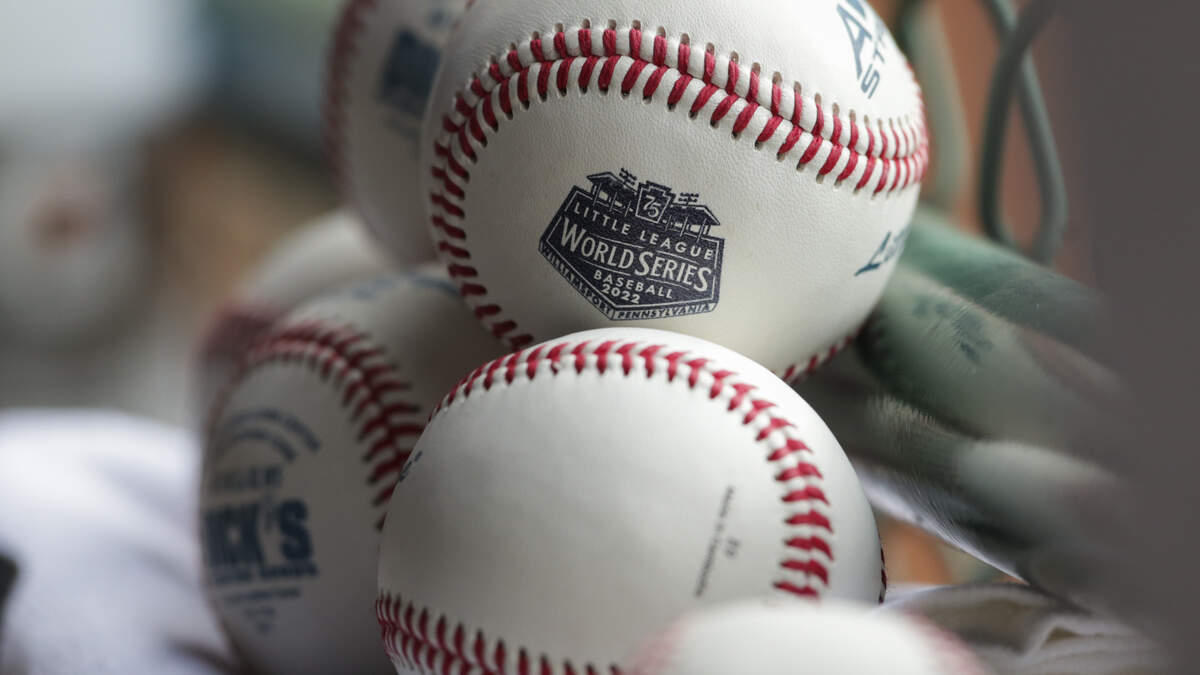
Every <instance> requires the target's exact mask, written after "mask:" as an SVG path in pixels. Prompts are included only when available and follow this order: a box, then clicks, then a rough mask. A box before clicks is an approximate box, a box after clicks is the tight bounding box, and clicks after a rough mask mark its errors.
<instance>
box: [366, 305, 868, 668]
mask: <svg viewBox="0 0 1200 675" xmlns="http://www.w3.org/2000/svg"><path fill="white" fill-rule="evenodd" d="M880 557H881V556H880V549H879V539H878V534H877V533H876V530H875V521H874V520H873V518H872V515H871V510H870V507H869V506H868V505H867V501H866V498H865V497H864V495H863V493H862V490H861V488H860V486H859V484H858V481H857V479H856V477H855V475H854V470H853V469H852V468H851V466H850V463H849V461H848V460H847V459H846V456H845V455H844V454H843V453H842V450H841V448H840V447H839V446H838V443H837V441H836V440H835V439H834V437H833V435H832V434H831V433H830V432H829V429H828V428H827V427H826V426H825V425H824V424H823V423H822V422H821V420H820V419H819V418H818V417H817V415H816V413H814V412H813V411H812V409H811V408H809V407H808V405H807V404H805V403H804V401H803V400H801V399H800V397H799V396H798V395H797V394H796V393H795V392H794V391H792V390H791V389H790V388H789V387H788V386H787V385H786V384H785V383H784V382H783V381H781V380H779V379H778V378H776V377H775V376H773V375H772V374H771V373H770V372H768V371H767V370H765V369H764V368H762V367H761V366H759V365H757V364H755V363H753V362H752V361H750V360H749V359H747V358H745V357H743V356H740V355H738V354H735V353H733V352H732V351H730V350H728V349H725V348H723V347H719V346H717V345H714V344H711V343H709V342H705V341H703V340H700V339H697V338H693V337H688V336H684V335H678V334H674V333H668V332H665V331H656V330H649V329H637V328H621V329H617V328H609V329H599V330H594V331H586V332H583V333H578V334H575V335H571V336H567V337H564V338H561V339H559V340H554V341H552V342H548V343H544V344H542V345H540V346H537V347H534V348H533V349H531V350H528V351H521V352H516V353H515V354H512V355H510V356H507V357H504V358H502V359H499V360H497V361H493V362H492V363H490V364H486V365H484V366H481V367H480V368H477V369H476V370H475V371H474V372H473V373H472V374H471V375H470V377H468V378H467V379H466V380H464V381H463V382H462V383H460V384H459V385H458V386H457V387H455V388H454V389H453V390H451V392H450V394H448V395H447V397H446V398H445V399H444V400H443V402H442V404H441V406H440V407H439V409H438V410H437V411H436V412H435V413H434V414H433V416H432V418H431V419H430V421H429V424H428V426H427V427H426V430H425V432H424V434H423V435H422V436H421V439H420V440H419V441H418V442H417V445H416V446H415V448H414V451H413V455H412V457H411V459H410V461H409V463H408V465H407V466H406V467H405V468H404V470H403V472H402V474H401V477H400V482H399V483H398V485H397V488H396V491H395V493H394V495H393V497H392V503H391V505H390V506H389V507H388V517H387V523H386V525H385V527H384V534H383V543H382V545H381V549H380V560H379V593H380V595H379V599H378V605H377V611H378V613H379V621H380V625H381V626H382V627H383V634H384V644H385V646H386V647H387V649H388V652H389V654H390V655H391V657H392V661H393V663H394V664H395V666H396V669H397V671H398V672H400V673H442V672H460V670H459V669H461V671H462V672H465V671H467V670H471V672H476V671H475V670H473V668H478V669H479V671H482V672H506V673H507V672H513V673H515V672H539V673H543V674H546V675H560V674H564V673H592V672H597V673H599V672H605V673H607V672H609V669H610V668H611V667H613V666H614V665H615V664H616V663H617V662H618V661H619V660H620V659H621V658H622V657H623V656H625V655H626V654H628V653H629V652H630V651H631V650H632V649H633V647H634V646H635V645H636V644H637V643H638V641H640V640H641V639H643V638H644V637H645V636H646V635H647V634H649V632H650V631H651V630H653V629H655V628H657V627H658V626H659V625H661V624H662V623H665V622H666V621H667V620H669V619H671V618H673V617H675V616H677V615H679V614H680V613H682V612H684V611H686V610H688V609H691V608H693V607H697V606H702V605H707V604H710V603H713V602H720V601H723V600H729V599H732V598H739V597H744V596H748V595H762V594H775V595H782V596H787V597H793V596H799V597H826V596H838V597H847V598H854V599H858V600H864V601H872V602H874V601H877V600H878V599H879V598H880V596H881V594H882V579H881V575H882V570H881V560H880ZM526 669H528V671H527V670H526Z"/></svg>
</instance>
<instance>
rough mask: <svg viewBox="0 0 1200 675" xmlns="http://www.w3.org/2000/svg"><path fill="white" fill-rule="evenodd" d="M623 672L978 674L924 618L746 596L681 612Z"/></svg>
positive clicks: (962, 650) (953, 640)
mask: <svg viewBox="0 0 1200 675" xmlns="http://www.w3.org/2000/svg"><path fill="white" fill-rule="evenodd" d="M628 672H629V673H630V675H730V674H731V673H747V674H750V673H753V675H795V674H796V673H821V674H822V675H862V674H863V673H889V674H890V675H984V673H985V670H984V668H983V666H982V665H980V664H979V661H978V660H977V659H976V658H975V656H974V654H972V653H971V651H970V649H968V648H967V646H966V645H964V644H963V643H962V642H960V641H959V639H958V638H957V637H955V636H953V635H951V634H950V633H946V632H945V631H943V630H942V629H940V628H937V627H935V626H934V625H933V624H930V623H928V622H926V621H925V620H924V619H920V618H917V617H907V616H905V615H903V614H881V613H876V612H868V611H866V610H864V609H862V608H859V607H855V606H854V605H850V604H844V603H838V602H822V603H810V602H772V601H766V600H746V601H741V602H738V603H734V604H728V605H721V606H719V607H714V608H707V609H703V610H698V611H695V612H692V613H689V614H687V615H685V616H683V617H682V618H680V619H678V620H677V621H675V622H673V623H672V624H670V625H669V626H668V627H667V628H666V629H665V630H663V631H662V632H661V633H659V634H658V635H656V636H655V637H654V638H653V639H651V640H650V641H649V642H648V643H647V644H646V645H644V646H643V647H642V649H641V651H640V652H639V653H638V655H637V657H636V658H635V659H634V660H633V664H632V666H631V667H630V669H629V671H628Z"/></svg>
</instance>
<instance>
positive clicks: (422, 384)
mask: <svg viewBox="0 0 1200 675" xmlns="http://www.w3.org/2000/svg"><path fill="white" fill-rule="evenodd" d="M499 351H500V350H499V346H498V345H497V344H496V343H495V341H494V340H493V339H492V338H490V337H489V336H488V335H487V334H486V333H484V332H483V331H481V330H480V329H479V326H478V324H477V323H475V321H474V320H473V319H472V318H471V316H470V314H469V313H468V312H467V310H466V308H465V307H463V305H462V303H461V302H460V301H459V299H458V297H457V294H456V292H455V289H454V287H453V286H452V285H451V284H450V283H449V281H448V280H447V279H446V278H445V276H444V273H443V274H437V273H431V272H428V271H424V272H418V273H415V274H412V275H408V276H392V277H383V278H380V279H378V280H374V281H371V282H366V283H363V284H361V285H358V286H355V287H352V288H350V289H348V290H345V291H342V292H339V293H335V294H332V295H329V296H325V297H323V298H321V299H319V300H316V301H314V302H312V303H310V304H307V305H305V306H304V307H302V308H300V309H298V310H297V311H295V312H294V313H292V314H290V315H289V316H288V317H286V318H284V319H283V320H282V321H280V322H279V323H278V324H276V326H275V327H274V328H273V329H272V330H271V332H270V333H268V334H267V335H266V336H264V337H263V338H262V339H260V340H259V341H258V343H257V344H256V346H255V347H254V349H253V350H252V351H251V352H250V354H249V356H248V358H247V359H246V360H245V361H244V362H243V366H242V372H241V373H240V375H239V376H238V377H237V379H236V380H235V381H234V384H233V385H232V387H231V388H230V389H229V390H228V391H227V392H226V393H225V394H224V395H223V400H222V402H221V403H220V404H219V406H218V408H217V414H216V417H215V419H214V421H213V425H212V428H211V431H210V435H209V439H208V447H207V450H206V457H205V468H204V476H203V482H202V486H201V509H202V525H201V527H202V543H203V549H204V563H205V569H206V577H207V588H208V593H209V596H210V599H211V601H212V604H213V605H214V607H215V608H216V611H217V613H218V615H219V616H220V618H221V620H222V622H223V624H224V625H225V628H226V630H227V632H228V633H229V635H230V637H231V639H232V640H233V642H234V644H235V645H236V646H237V647H238V650H239V651H240V652H241V653H242V654H243V655H244V656H245V657H246V659H247V661H248V662H249V663H250V664H251V665H252V666H254V667H255V668H256V669H258V670H260V671H263V672H267V673H332V672H353V673H368V672H377V673H378V672H388V671H389V668H388V662H387V658H386V656H385V655H384V652H383V650H382V649H381V648H380V645H379V633H378V628H377V626H376V624H375V620H374V616H373V609H372V607H373V595H374V590H375V589H374V584H373V579H374V578H375V570H376V562H377V554H378V546H379V528H380V525H381V524H382V522H383V516H384V510H385V505H386V503H387V499H388V496H389V495H390V493H391V490H392V487H393V485H394V484H395V480H396V477H397V475H399V472H400V468H401V466H402V465H403V463H404V460H405V459H406V458H407V457H408V454H409V450H410V448H412V444H413V443H414V442H415V441H416V439H417V436H418V435H419V434H420V432H421V429H422V427H423V426H424V422H425V420H426V418H427V416H428V415H429V413H430V411H431V410H432V409H433V406H434V405H435V404H436V403H437V401H438V397H439V396H440V395H441V394H443V393H445V391H446V389H447V388H448V387H449V386H450V385H451V384H453V382H454V381H455V380H457V379H458V378H459V377H461V376H462V375H463V374H464V373H465V372H467V371H469V370H470V368H471V367H473V365H474V364H478V363H479V362H480V361H481V360H485V359H487V358H490V357H493V356H495V355H496V354H497V353H499Z"/></svg>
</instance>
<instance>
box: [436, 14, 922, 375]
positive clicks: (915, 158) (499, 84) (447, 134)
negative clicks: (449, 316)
mask: <svg viewBox="0 0 1200 675" xmlns="http://www.w3.org/2000/svg"><path fill="white" fill-rule="evenodd" d="M601 54H602V55H601ZM531 81H532V83H533V89H532V94H531ZM782 81H783V80H782V76H780V75H779V73H775V74H774V76H773V77H771V78H767V77H765V76H763V75H762V72H761V67H760V66H759V64H757V63H755V64H753V65H752V66H751V67H749V68H747V67H745V66H742V65H741V63H740V60H739V57H738V55H737V53H736V52H733V53H730V54H729V55H728V56H726V55H717V54H716V51H715V48H714V47H713V45H711V44H709V45H707V47H706V48H705V49H693V48H692V46H691V44H690V38H689V37H688V35H687V34H686V33H685V34H682V35H680V36H679V37H677V38H668V37H667V35H666V32H665V30H663V29H662V28H659V29H658V30H657V31H656V32H651V31H643V30H642V28H641V25H640V24H639V23H638V22H633V25H632V27H631V28H629V30H628V31H624V30H622V31H618V30H617V29H616V24H615V22H610V23H609V26H608V28H607V29H605V30H593V29H592V28H591V26H590V24H588V23H586V22H585V23H584V25H583V26H582V27H580V28H578V29H572V30H570V31H566V30H564V29H563V27H562V26H561V25H560V26H558V27H557V31H556V32H555V34H554V35H553V37H552V38H550V39H548V40H543V39H542V37H541V36H540V35H539V34H537V33H534V34H533V36H532V37H531V39H530V40H529V41H528V42H525V43H522V44H521V45H520V46H517V45H515V44H514V45H512V46H511V47H510V49H509V50H508V51H507V52H506V53H505V54H503V55H502V56H500V57H493V58H492V59H491V61H490V62H489V64H488V66H487V67H486V68H485V69H484V70H483V71H482V72H480V73H478V74H476V75H475V76H473V78H472V79H471V80H470V82H469V83H468V84H467V86H466V87H465V88H463V89H461V90H459V91H458V92H456V93H455V95H454V105H453V106H452V109H451V111H450V112H449V113H447V114H446V115H445V116H444V117H443V119H442V128H441V131H440V133H439V136H438V138H437V140H436V141H435V142H434V159H433V162H432V166H431V167H430V172H431V176H432V178H433V181H434V189H433V190H432V191H431V193H430V202H431V218H430V225H431V227H432V230H433V238H434V242H435V246H436V248H437V250H438V251H439V252H440V253H441V254H442V256H443V257H444V258H445V259H446V260H447V262H448V265H447V268H448V270H449V272H450V275H451V277H452V278H453V279H454V280H455V282H456V283H457V284H458V286H459V291H460V292H461V293H462V295H463V297H464V298H466V299H467V301H468V303H469V304H470V305H471V306H472V307H473V309H474V311H475V315H476V317H477V318H479V319H480V320H481V321H483V322H484V323H485V324H486V325H487V326H488V327H489V329H490V330H491V332H492V334H493V335H494V336H496V337H497V338H501V339H504V340H505V341H507V342H508V344H510V345H511V346H512V347H513V348H514V349H521V348H523V347H526V346H528V345H529V344H531V343H532V342H534V339H535V338H534V337H533V336H532V335H530V334H528V333H524V332H521V331H520V330H519V326H518V324H517V322H516V321H514V320H513V319H511V318H508V317H507V316H505V313H504V310H503V308H502V307H501V306H500V305H499V304H497V303H495V302H489V301H488V298H487V296H488V294H489V292H488V288H487V286H486V285H484V284H483V283H481V279H480V278H479V277H480V272H479V270H478V268H477V267H475V266H474V265H473V264H472V263H471V251H470V248H469V246H468V244H467V231H466V230H465V229H464V227H462V225H463V224H464V223H463V219H464V218H465V216H466V212H465V210H464V202H465V197H466V190H467V184H468V183H469V182H470V179H471V175H470V171H469V169H468V168H467V167H468V166H469V165H473V164H474V163H475V162H477V161H478V156H479V152H480V151H481V150H482V149H483V148H486V147H487V145H488V134H489V132H490V133H496V132H498V131H499V129H500V126H501V122H502V120H506V119H507V120H511V119H513V118H514V116H515V111H516V109H517V106H520V107H521V108H525V109H528V108H529V106H530V105H531V104H532V103H533V102H535V100H541V101H546V100H547V99H548V97H549V96H550V94H551V92H552V91H554V92H557V93H558V95H559V96H566V95H567V93H568V90H569V89H571V88H572V87H574V90H575V91H577V92H578V93H580V94H587V93H589V92H591V91H593V90H595V91H599V92H600V93H602V94H605V95H607V94H608V93H609V92H610V91H611V90H612V89H613V87H614V83H616V87H617V88H619V91H620V93H621V95H622V96H624V97H629V96H630V95H631V94H632V93H633V92H634V91H635V90H639V91H640V93H641V97H642V99H643V101H645V102H647V103H659V104H665V105H666V107H667V109H668V110H669V111H674V110H676V109H677V108H678V107H679V106H680V105H682V106H683V107H684V109H685V110H687V111H688V114H689V116H690V117H691V118H693V119H696V118H698V117H700V116H701V114H702V113H703V114H706V115H707V116H708V119H709V122H710V123H711V125H712V126H713V128H714V129H718V128H721V126H722V125H725V126H726V127H729V129H730V132H731V134H732V135H733V137H734V138H735V139H738V138H741V137H742V136H744V135H747V133H749V135H752V136H754V138H755V141H754V143H755V148H756V149H758V150H772V151H774V152H775V157H776V159H777V160H778V161H784V160H785V159H787V158H788V157H789V156H791V155H793V154H794V153H800V156H799V159H798V160H797V164H796V169H797V170H798V171H799V170H802V169H804V168H805V167H806V166H809V165H817V166H819V169H818V170H817V172H816V175H815V178H816V180H817V181H818V182H823V181H824V180H825V179H826V177H827V176H829V175H833V176H834V183H835V186H840V185H841V184H842V183H844V182H846V181H852V182H853V185H854V191H855V193H858V192H859V191H861V190H863V189H870V186H871V185H872V183H873V182H874V189H873V190H872V192H871V197H872V198H874V197H876V196H878V195H880V194H881V193H882V194H884V195H885V196H887V195H891V194H893V193H896V192H899V191H902V190H904V189H905V188H908V187H910V186H912V185H915V184H917V183H919V182H920V180H921V178H922V177H923V176H924V173H925V171H926V169H927V166H928V158H929V143H928V139H927V134H926V132H925V123H924V109H923V104H922V103H920V98H919V97H918V106H917V108H916V109H915V110H914V111H913V113H911V114H910V115H909V116H906V117H903V118H889V119H886V120H884V119H876V120H874V122H872V120H871V119H870V118H869V117H868V116H863V117H862V119H861V121H860V120H859V119H858V116H857V114H856V113H855V112H854V111H850V112H849V115H848V119H843V116H842V115H841V111H840V110H839V107H838V105H837V104H833V105H832V106H830V108H831V110H832V113H829V112H826V109H825V106H824V105H822V103H821V96H820V94H816V95H814V96H813V98H812V102H811V103H810V102H806V100H805V97H804V96H803V95H802V86H801V85H800V84H799V83H795V84H794V85H793V87H792V88H791V89H787V88H785V87H784V86H783V84H782ZM497 111H499V113H497ZM731 120H732V121H731ZM889 137H890V138H889ZM821 360H822V359H821V358H820V356H819V355H818V356H814V357H812V358H811V359H810V360H809V365H808V369H809V370H811V369H812V368H815V367H816V365H818V364H819V363H820V361H821ZM798 370H799V367H798V366H797V365H793V366H790V367H789V368H788V369H787V371H786V372H785V373H784V376H785V379H790V377H791V376H794V375H796V374H797V371H798Z"/></svg>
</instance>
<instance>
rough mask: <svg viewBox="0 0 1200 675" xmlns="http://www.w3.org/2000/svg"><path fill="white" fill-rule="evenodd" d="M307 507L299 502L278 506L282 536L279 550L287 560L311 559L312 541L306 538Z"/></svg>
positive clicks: (289, 502)
mask: <svg viewBox="0 0 1200 675" xmlns="http://www.w3.org/2000/svg"><path fill="white" fill-rule="evenodd" d="M306 520H308V505H306V504H305V503H304V502H302V501H299V500H292V501H288V502H284V503H282V504H280V505H279V532H280V533H281V534H282V535H283V543H282V544H281V545H280V549H281V550H282V551H283V557H284V558H287V559H288V560H291V561H295V560H304V559H305V558H310V557H312V539H310V538H309V536H308V527H307V526H306V525H305V522H304V521H306Z"/></svg>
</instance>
